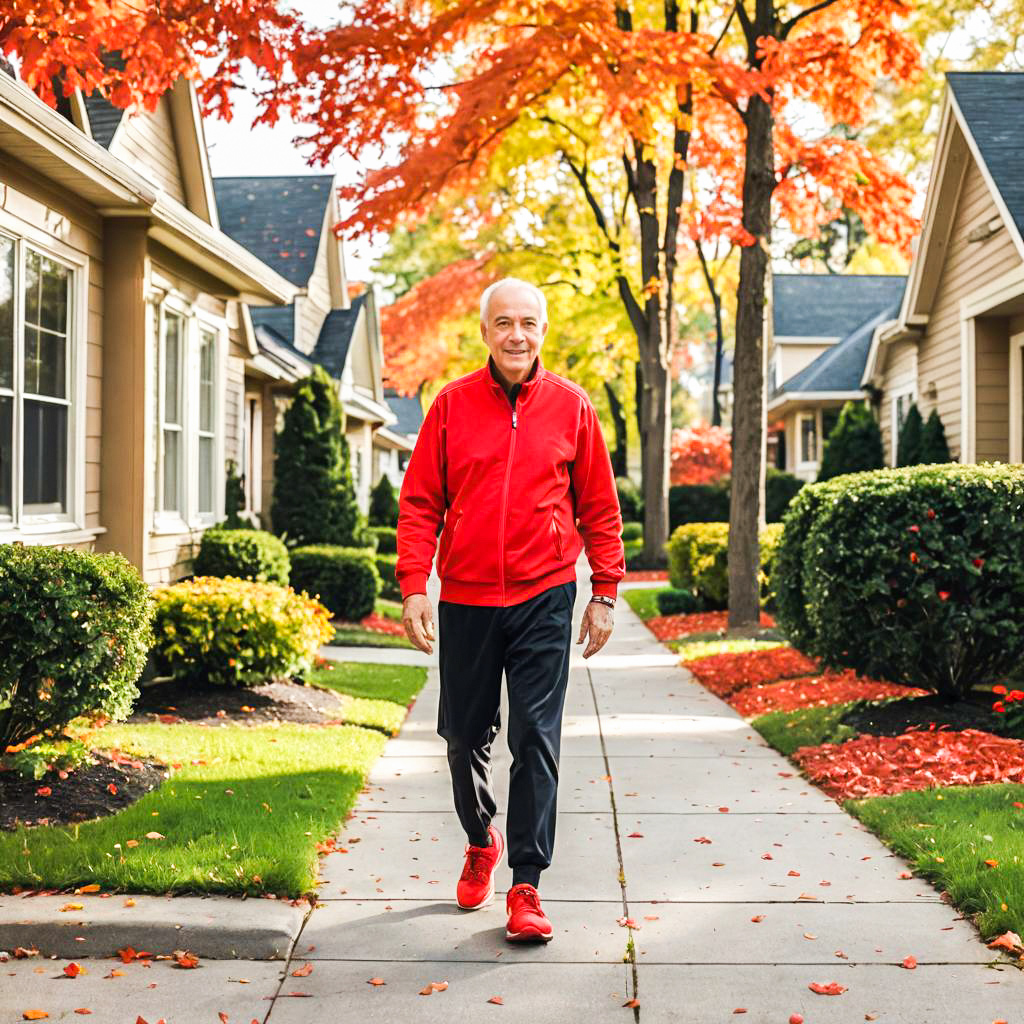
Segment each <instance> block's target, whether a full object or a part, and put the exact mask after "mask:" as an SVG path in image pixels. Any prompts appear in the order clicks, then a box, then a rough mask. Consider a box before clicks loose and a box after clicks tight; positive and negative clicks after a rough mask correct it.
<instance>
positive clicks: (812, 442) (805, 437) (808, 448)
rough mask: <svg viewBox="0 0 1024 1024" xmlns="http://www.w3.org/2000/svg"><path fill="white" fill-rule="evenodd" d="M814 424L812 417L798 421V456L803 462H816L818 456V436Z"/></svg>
mask: <svg viewBox="0 0 1024 1024" xmlns="http://www.w3.org/2000/svg"><path fill="white" fill-rule="evenodd" d="M814 426H815V424H814V420H812V419H803V420H801V421H800V453H801V454H800V458H801V461H803V462H816V461H817V458H818V438H817V435H816V432H815V429H814Z"/></svg>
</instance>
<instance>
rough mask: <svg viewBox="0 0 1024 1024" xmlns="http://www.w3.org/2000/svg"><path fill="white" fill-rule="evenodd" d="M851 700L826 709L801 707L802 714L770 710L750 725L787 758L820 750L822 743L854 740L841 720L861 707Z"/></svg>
mask: <svg viewBox="0 0 1024 1024" xmlns="http://www.w3.org/2000/svg"><path fill="white" fill-rule="evenodd" d="M859 703H860V702H859V701H848V702H847V703H845V704H833V705H832V706H831V707H824V708H801V709H800V710H799V711H771V712H769V713H768V714H767V715H760V716H759V717H757V718H755V719H754V720H753V721H752V722H751V723H750V724H751V725H753V727H754V728H755V729H756V730H757V731H758V732H759V733H760V734H761V735H762V736H763V737H764V738H765V739H766V740H767V741H768V742H769V743H770V744H771V745H772V746H773V747H774V748H775V749H776V750H778V751H779V752H780V753H783V754H785V755H787V756H789V755H790V754H792V753H793V751H794V750H796V749H797V748H798V747H817V746H820V745H821V744H822V743H842V742H843V741H844V740H852V739H853V738H854V737H855V736H856V735H857V732H856V730H855V729H852V728H851V727H850V726H848V725H843V724H842V723H841V722H840V721H839V720H840V719H841V718H842V717H843V714H844V713H845V712H846V711H848V710H849V709H850V708H852V707H853V706H854V705H856V704H859Z"/></svg>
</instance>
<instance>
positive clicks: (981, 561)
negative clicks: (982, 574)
mask: <svg viewBox="0 0 1024 1024" xmlns="http://www.w3.org/2000/svg"><path fill="white" fill-rule="evenodd" d="M984 564H985V559H984V558H976V559H975V560H974V567H975V568H976V569H980V568H981V567H982V566H983V565H984Z"/></svg>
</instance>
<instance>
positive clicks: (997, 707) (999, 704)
mask: <svg viewBox="0 0 1024 1024" xmlns="http://www.w3.org/2000/svg"><path fill="white" fill-rule="evenodd" d="M992 710H993V711H999V712H1003V711H1005V710H1006V705H1005V704H1004V703H1003V702H1002V701H1001V700H997V701H996V702H995V704H993V705H992Z"/></svg>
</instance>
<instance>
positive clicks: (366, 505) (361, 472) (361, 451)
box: [345, 421, 373, 513]
mask: <svg viewBox="0 0 1024 1024" xmlns="http://www.w3.org/2000/svg"><path fill="white" fill-rule="evenodd" d="M345 437H346V438H347V439H348V445H349V458H350V459H351V460H352V468H353V474H352V477H353V483H354V484H355V489H356V500H357V501H358V503H359V508H360V509H361V510H362V511H363V512H364V513H368V512H369V511H370V488H371V483H370V477H371V476H372V475H373V429H372V427H371V426H370V424H369V423H363V422H359V421H352V423H351V424H350V426H349V429H347V430H346V431H345Z"/></svg>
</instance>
